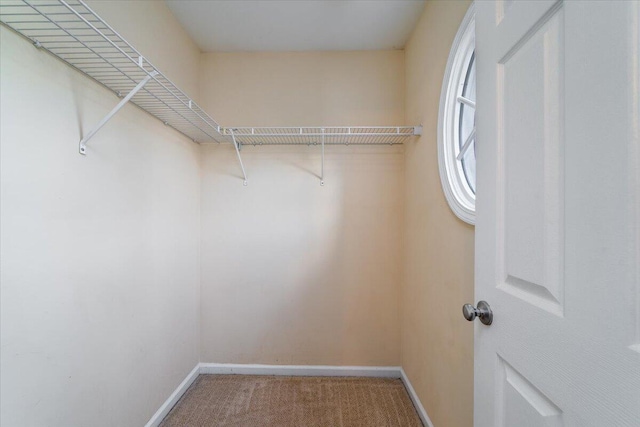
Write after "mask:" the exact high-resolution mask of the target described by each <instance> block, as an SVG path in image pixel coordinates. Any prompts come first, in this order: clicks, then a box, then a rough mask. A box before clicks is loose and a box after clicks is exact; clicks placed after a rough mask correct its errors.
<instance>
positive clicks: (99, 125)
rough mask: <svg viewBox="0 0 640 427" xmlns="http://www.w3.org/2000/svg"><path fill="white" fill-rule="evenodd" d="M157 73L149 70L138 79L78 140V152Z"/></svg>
mask: <svg viewBox="0 0 640 427" xmlns="http://www.w3.org/2000/svg"><path fill="white" fill-rule="evenodd" d="M157 75H158V72H157V71H152V72H150V73H149V74H148V75H147V76H146V77H145V78H144V79H142V80H141V81H140V83H138V85H137V86H136V87H134V88H133V89H132V90H131V92H129V94H128V95H127V96H125V97H124V98H122V100H121V101H120V102H118V105H116V106H115V107H114V109H113V110H111V111H110V112H109V114H107V115H106V116H105V117H104V118H103V119H102V120H100V122H99V123H98V124H97V125H96V127H94V128H93V129H92V130H91V132H89V133H88V134H87V136H85V137H84V138H82V139H81V140H80V154H82V155H85V154H86V152H87V142H88V141H89V140H90V139H91V138H92V137H93V135H95V134H96V133H97V132H98V131H99V130H100V129H101V128H102V126H104V125H106V124H107V122H108V121H109V120H110V119H111V118H112V117H113V116H114V115H115V114H116V113H117V112H118V111H120V109H121V108H122V107H124V104H126V103H127V102H129V100H130V99H131V98H133V96H134V95H135V94H136V93H138V91H139V90H140V89H142V88H143V87H144V85H146V84H147V83H149V80H151V79H152V78H154V77H155V76H157Z"/></svg>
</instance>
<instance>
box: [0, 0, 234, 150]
mask: <svg viewBox="0 0 640 427" xmlns="http://www.w3.org/2000/svg"><path fill="white" fill-rule="evenodd" d="M0 21H1V22H2V23H3V24H5V25H6V26H8V27H9V28H11V29H13V30H14V31H16V32H18V33H19V34H21V35H22V36H24V37H27V38H28V39H29V40H31V42H32V43H33V44H34V46H35V47H37V48H39V49H44V50H46V51H48V52H50V53H52V54H53V55H55V56H56V57H58V58H60V59H62V60H63V61H65V62H66V63H67V64H69V65H71V66H72V67H74V68H76V69H77V70H79V71H80V72H82V73H84V74H85V75H87V76H89V77H91V78H92V79H93V80H95V81H97V82H98V83H100V84H102V85H103V86H105V87H107V88H108V89H110V90H111V91H113V92H114V93H115V94H116V95H117V96H118V97H122V96H124V95H123V94H127V93H128V95H127V96H126V97H125V98H124V99H123V100H122V101H121V102H120V103H119V104H118V105H117V106H116V108H114V109H113V110H112V111H111V112H110V113H109V114H108V115H107V116H106V117H105V118H104V119H103V120H102V121H100V123H99V124H98V125H97V126H96V128H94V129H93V130H92V131H91V132H89V133H88V134H87V136H86V137H85V138H83V140H82V141H81V143H80V153H81V154H85V152H86V147H85V144H86V141H87V140H88V139H89V138H90V137H92V136H93V135H94V134H95V132H96V131H97V130H98V129H99V128H100V127H102V126H103V125H104V124H105V123H106V122H107V121H108V120H109V119H110V118H111V117H112V116H113V115H114V114H115V113H116V112H117V111H118V110H119V109H120V108H122V106H124V104H126V101H129V100H130V101H131V102H132V103H134V104H135V105H137V106H138V107H140V108H142V109H143V110H145V111H147V112H148V113H150V114H151V115H153V116H155V117H157V118H158V119H159V120H161V121H162V122H163V123H164V124H165V125H167V126H170V127H172V128H174V129H176V130H177V131H178V132H180V133H182V134H184V135H186V136H187V137H188V138H190V139H192V140H193V141H194V142H209V141H216V142H227V140H228V138H227V137H225V136H224V135H223V134H222V128H221V126H220V125H219V124H218V123H217V122H216V121H215V120H213V119H212V118H211V117H210V116H209V115H208V114H207V113H205V112H204V111H203V110H202V109H201V108H200V107H199V106H198V105H197V104H196V103H195V102H194V101H193V100H192V99H191V98H190V97H189V96H187V95H186V94H185V93H184V92H183V91H182V90H180V89H179V88H178V87H177V86H176V85H175V84H174V83H173V82H172V81H171V80H169V79H168V78H167V77H166V76H165V75H164V74H162V73H161V72H160V71H158V69H157V68H156V67H155V66H154V65H153V64H151V63H150V62H149V61H148V60H147V59H146V58H145V57H144V56H142V54H140V52H138V51H137V50H136V49H135V48H134V47H133V46H131V45H130V44H129V43H128V42H127V41H126V40H125V39H124V38H122V36H120V35H119V34H118V33H117V32H116V31H115V30H114V29H113V28H111V27H110V26H109V25H108V24H107V23H106V22H105V21H104V20H103V19H102V18H100V17H99V16H98V15H97V14H96V13H95V12H94V11H93V10H92V9H91V8H90V7H89V6H87V4H86V3H85V2H84V1H83V0H2V1H1V2H0ZM143 82H144V83H143ZM123 101H124V102H123Z"/></svg>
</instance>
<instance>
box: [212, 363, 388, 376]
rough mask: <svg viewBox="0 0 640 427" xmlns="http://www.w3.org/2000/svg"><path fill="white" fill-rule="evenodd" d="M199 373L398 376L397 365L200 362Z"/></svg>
mask: <svg viewBox="0 0 640 427" xmlns="http://www.w3.org/2000/svg"><path fill="white" fill-rule="evenodd" d="M200 373H201V374H239V375H288V376H299V377H309V376H318V377H376V378H400V367H399V366H327V365H236V364H230V363H201V364H200Z"/></svg>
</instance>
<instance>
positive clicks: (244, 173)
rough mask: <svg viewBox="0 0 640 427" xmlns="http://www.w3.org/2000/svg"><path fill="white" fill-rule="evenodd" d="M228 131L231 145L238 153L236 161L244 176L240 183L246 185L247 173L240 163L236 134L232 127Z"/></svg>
mask: <svg viewBox="0 0 640 427" xmlns="http://www.w3.org/2000/svg"><path fill="white" fill-rule="evenodd" d="M229 132H231V139H232V140H233V146H234V147H235V149H236V154H237V155H238V162H240V169H242V176H243V177H244V182H243V183H242V185H244V186H245V187H246V186H247V173H246V172H245V170H244V165H243V164H242V157H240V145H239V144H238V141H236V134H235V132H234V129H229Z"/></svg>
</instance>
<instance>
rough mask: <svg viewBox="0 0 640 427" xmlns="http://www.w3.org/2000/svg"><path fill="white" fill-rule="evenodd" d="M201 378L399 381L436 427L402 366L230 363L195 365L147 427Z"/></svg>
mask: <svg viewBox="0 0 640 427" xmlns="http://www.w3.org/2000/svg"><path fill="white" fill-rule="evenodd" d="M200 374H218V375H220V374H237V375H287V376H320V377H374V378H400V379H401V380H402V382H403V383H404V386H405V388H406V389H407V393H409V397H410V398H411V401H412V402H413V405H414V406H415V408H416V411H417V412H418V415H419V416H420V419H421V420H422V423H423V424H424V425H425V426H426V427H433V423H432V422H431V420H430V419H429V416H428V415H427V411H425V409H424V406H422V403H420V399H418V395H417V394H416V391H415V390H414V389H413V386H412V385H411V382H410V381H409V378H408V377H407V375H406V374H405V372H404V369H402V368H401V367H400V366H326V365H240V364H231V363H199V364H198V365H196V367H195V368H193V370H192V371H191V372H189V374H188V375H187V377H186V378H185V379H184V380H183V381H182V383H180V385H179V386H178V387H177V388H176V389H175V390H174V392H173V393H171V396H169V398H168V399H167V400H166V402H164V404H163V405H162V406H161V407H160V409H158V411H157V412H156V413H155V414H153V416H152V417H151V419H150V420H149V422H147V424H146V426H145V427H157V426H158V425H159V424H160V423H161V422H162V420H163V419H164V417H166V416H167V414H168V413H169V411H171V408H173V406H174V405H175V404H176V403H178V400H180V398H181V397H182V395H183V394H184V393H185V392H186V391H187V389H188V388H189V387H190V386H191V384H193V382H194V381H195V380H196V378H197V377H198V375H200Z"/></svg>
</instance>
